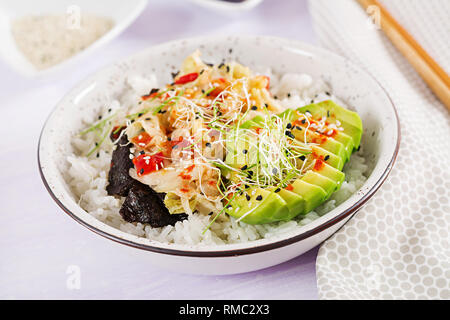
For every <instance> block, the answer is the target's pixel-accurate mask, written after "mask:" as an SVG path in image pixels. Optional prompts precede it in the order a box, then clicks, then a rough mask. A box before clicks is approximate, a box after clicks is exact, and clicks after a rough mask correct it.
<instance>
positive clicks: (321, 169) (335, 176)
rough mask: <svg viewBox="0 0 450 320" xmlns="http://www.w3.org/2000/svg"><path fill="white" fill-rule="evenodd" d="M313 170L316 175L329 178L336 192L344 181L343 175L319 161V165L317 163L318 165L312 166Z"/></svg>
mask: <svg viewBox="0 0 450 320" xmlns="http://www.w3.org/2000/svg"><path fill="white" fill-rule="evenodd" d="M316 161H317V160H316ZM313 170H314V172H317V173H318V174H321V175H322V176H324V177H327V178H330V179H331V180H333V181H334V182H336V184H337V187H336V190H337V189H339V188H340V187H341V185H342V182H344V180H345V173H343V172H342V171H339V170H337V169H335V168H333V167H332V166H330V165H329V164H327V163H325V162H323V161H321V163H319V164H318V165H314V168H313Z"/></svg>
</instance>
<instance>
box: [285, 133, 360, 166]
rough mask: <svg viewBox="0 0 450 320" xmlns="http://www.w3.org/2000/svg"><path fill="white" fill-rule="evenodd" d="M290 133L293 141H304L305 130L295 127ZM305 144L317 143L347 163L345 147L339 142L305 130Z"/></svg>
mask: <svg viewBox="0 0 450 320" xmlns="http://www.w3.org/2000/svg"><path fill="white" fill-rule="evenodd" d="M291 132H292V133H293V134H294V137H295V139H297V140H300V141H302V142H304V141H305V128H302V127H300V128H297V127H295V128H293V130H291ZM306 142H307V143H311V142H312V143H317V144H318V145H320V147H321V148H323V149H325V150H328V151H330V152H331V153H334V154H335V155H337V156H338V157H340V158H342V159H343V160H344V161H347V159H348V158H349V156H348V154H347V150H346V149H345V146H344V145H343V144H342V143H341V142H338V141H336V140H335V139H333V138H331V137H327V136H324V135H320V134H318V133H316V132H314V131H311V130H306ZM352 151H353V150H352Z"/></svg>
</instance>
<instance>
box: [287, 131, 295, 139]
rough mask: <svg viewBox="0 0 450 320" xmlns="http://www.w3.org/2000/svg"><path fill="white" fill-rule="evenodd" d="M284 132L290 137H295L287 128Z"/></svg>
mask: <svg viewBox="0 0 450 320" xmlns="http://www.w3.org/2000/svg"><path fill="white" fill-rule="evenodd" d="M285 134H286V135H287V136H288V137H289V138H292V139H295V136H294V135H293V134H292V132H290V131H289V130H286V132H285Z"/></svg>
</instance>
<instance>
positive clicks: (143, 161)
mask: <svg viewBox="0 0 450 320" xmlns="http://www.w3.org/2000/svg"><path fill="white" fill-rule="evenodd" d="M163 161H164V159H163V153H162V152H159V153H157V154H154V155H148V154H141V155H139V156H137V157H135V158H134V159H133V164H134V167H135V168H136V173H137V175H138V176H139V177H140V176H143V175H146V174H149V173H151V172H154V171H157V170H159V169H161V167H162V163H163Z"/></svg>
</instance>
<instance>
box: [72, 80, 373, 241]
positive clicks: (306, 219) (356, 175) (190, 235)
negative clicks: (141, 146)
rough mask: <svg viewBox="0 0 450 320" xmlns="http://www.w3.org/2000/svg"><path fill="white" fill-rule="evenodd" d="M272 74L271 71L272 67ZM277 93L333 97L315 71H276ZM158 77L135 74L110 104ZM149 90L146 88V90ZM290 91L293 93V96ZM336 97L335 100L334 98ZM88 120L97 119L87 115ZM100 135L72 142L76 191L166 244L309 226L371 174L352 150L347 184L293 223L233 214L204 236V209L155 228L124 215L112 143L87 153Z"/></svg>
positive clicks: (95, 208) (101, 215)
mask: <svg viewBox="0 0 450 320" xmlns="http://www.w3.org/2000/svg"><path fill="white" fill-rule="evenodd" d="M266 74H267V72H266ZM270 76H271V86H272V90H271V91H272V93H273V94H274V95H275V96H278V99H279V101H280V104H281V105H282V106H283V107H285V108H296V107H298V106H302V105H306V104H309V103H310V102H311V101H314V102H319V101H322V100H327V99H330V96H329V91H330V88H328V87H327V86H326V85H325V84H324V83H323V82H321V81H313V79H312V78H311V77H310V76H309V75H305V74H286V75H284V76H283V77H281V79H277V77H276V76H274V75H272V74H270ZM155 83H156V78H155V77H154V76H152V77H150V78H149V79H143V78H140V77H132V78H129V79H128V85H129V86H130V90H128V92H127V93H126V94H125V95H123V96H122V97H119V100H120V101H114V102H112V103H111V105H110V106H108V108H109V107H113V108H117V107H119V105H122V106H125V107H128V106H130V105H132V104H133V103H135V101H138V100H137V98H138V97H139V96H140V95H142V94H144V93H146V92H147V91H148V88H149V85H150V84H152V86H150V87H156V86H155ZM142 90H144V92H142ZM288 93H289V97H288V96H287V95H288ZM331 99H335V98H334V97H331ZM87 120H88V121H87V122H86V125H88V124H89V123H92V122H93V121H94V120H95V119H90V121H89V119H87ZM94 139H95V135H94V134H87V135H84V136H83V137H82V138H81V137H79V136H77V137H74V139H73V141H72V143H73V146H74V149H75V150H76V153H75V154H73V155H71V156H69V157H68V158H67V160H68V162H69V163H70V169H69V171H68V177H67V179H68V182H69V185H70V186H71V188H72V190H73V192H74V194H75V195H76V196H77V197H79V204H80V206H81V207H82V208H83V209H85V210H86V211H87V212H89V213H90V214H91V215H92V216H94V217H96V218H97V219H99V220H100V221H102V222H104V223H106V224H108V225H110V226H112V227H114V228H117V229H120V230H122V231H124V232H127V233H130V234H133V235H136V236H139V237H146V238H148V239H151V240H156V241H160V242H163V243H176V244H192V245H194V244H203V245H215V244H227V243H242V242H248V241H253V240H257V239H262V238H272V237H278V236H280V235H282V234H283V233H286V232H292V231H294V229H296V228H299V227H301V226H304V225H306V224H308V223H310V222H311V221H313V220H315V219H317V218H319V217H320V216H322V215H324V214H326V213H327V212H329V211H331V210H333V209H334V208H336V206H338V205H339V204H340V203H342V202H343V201H345V200H346V199H348V198H349V197H350V196H351V195H352V194H353V193H355V192H356V191H357V190H358V189H359V188H360V187H361V186H362V184H363V183H364V181H365V180H366V179H367V178H366V176H365V173H366V171H367V169H368V166H367V165H366V164H365V159H364V157H363V156H362V152H361V151H360V152H358V153H355V154H353V155H352V157H351V159H350V161H349V162H348V163H347V164H346V166H345V168H344V172H345V175H346V180H345V181H344V182H343V184H342V186H341V188H340V189H339V190H338V191H337V192H335V193H334V194H333V195H332V196H331V197H330V199H329V200H328V201H326V202H325V203H324V204H322V205H321V206H320V207H318V208H316V209H315V210H314V211H312V212H310V213H308V214H307V215H305V216H298V217H297V218H296V219H294V220H291V221H287V222H276V223H270V224H264V225H248V224H245V223H243V222H236V220H235V219H234V218H232V217H230V218H229V219H226V221H216V222H215V223H214V224H213V225H212V226H211V228H210V229H209V230H208V231H207V232H206V233H205V234H204V235H202V232H203V230H204V229H205V228H206V227H207V226H208V224H209V222H210V219H211V217H210V216H202V215H199V214H193V215H190V216H189V218H188V219H187V220H184V221H180V222H177V223H176V224H175V225H174V226H166V227H162V228H152V227H151V226H149V225H145V224H142V223H128V222H126V221H124V220H123V219H122V217H121V216H120V214H119V209H120V207H121V205H122V203H123V199H117V198H115V197H113V196H108V194H107V192H106V189H105V188H106V185H107V184H108V170H109V167H110V161H111V154H112V148H113V146H112V144H111V143H103V145H102V146H101V148H100V151H99V154H98V157H96V155H92V156H91V157H90V158H86V157H85V156H82V155H84V154H87V153H88V151H89V150H90V148H92V145H93V144H94V143H95V140H94Z"/></svg>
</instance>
